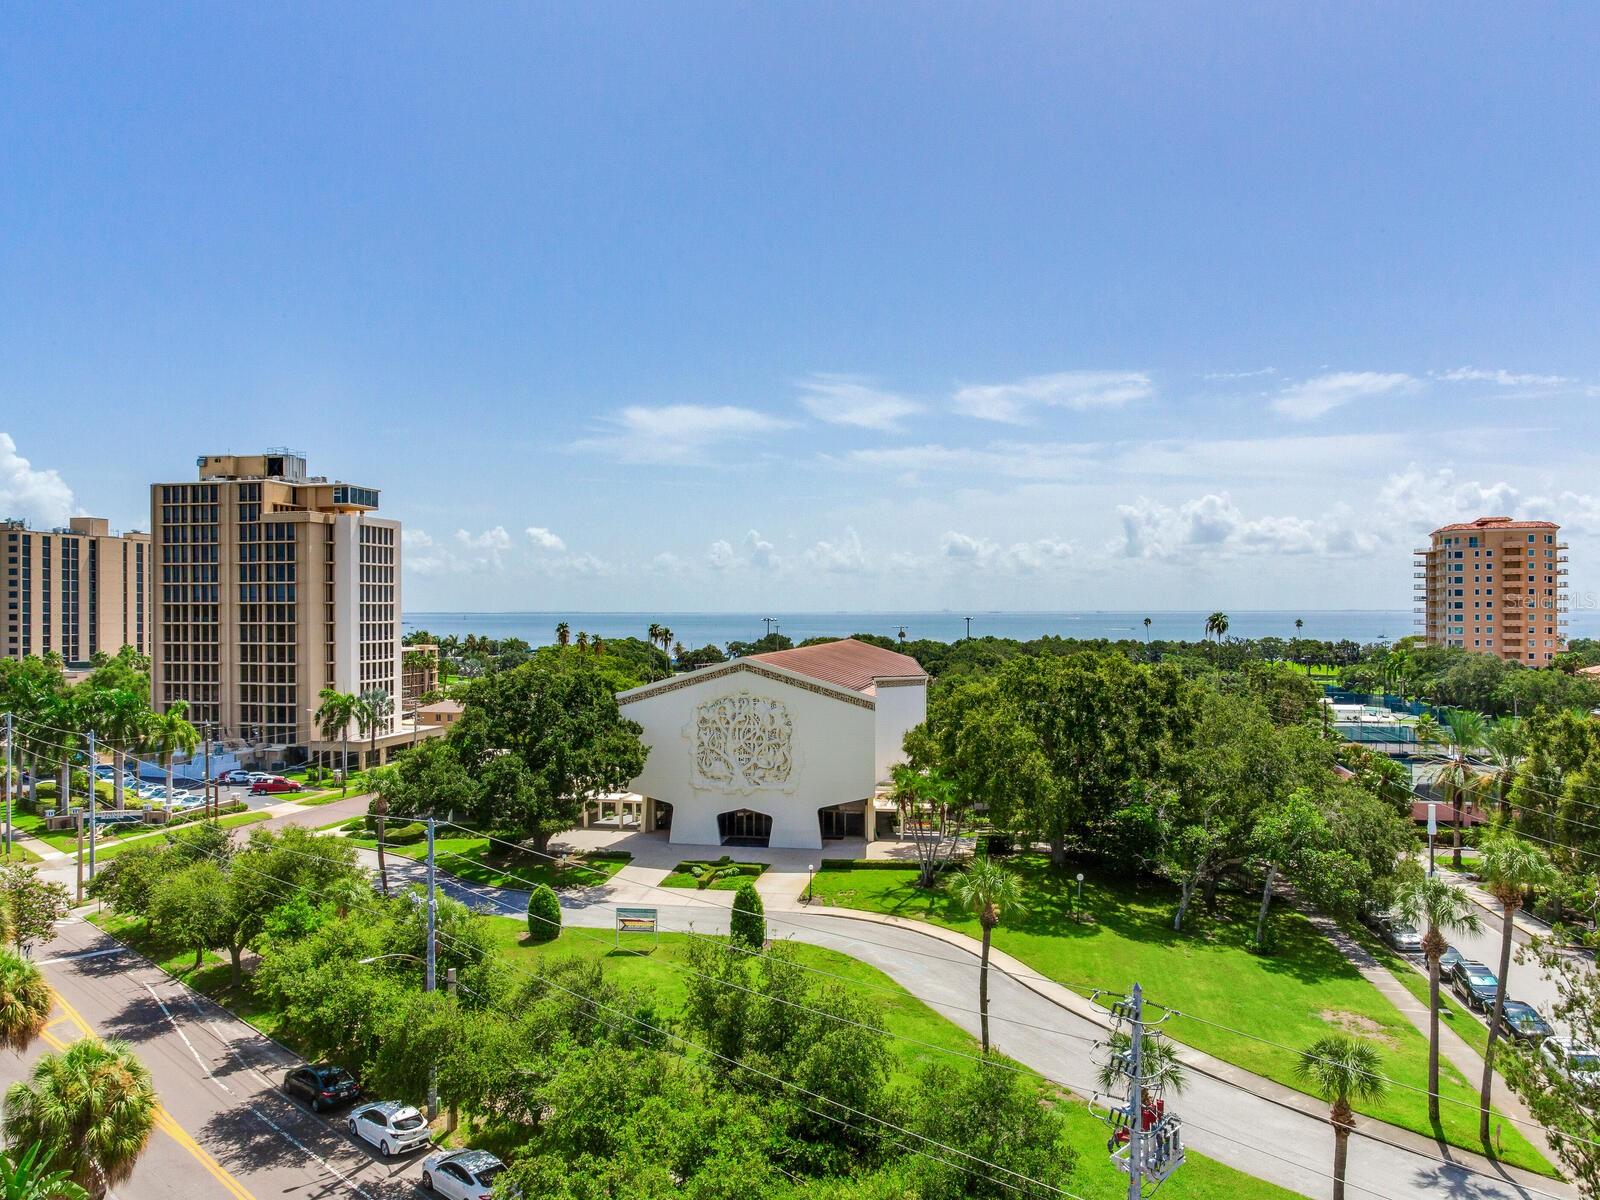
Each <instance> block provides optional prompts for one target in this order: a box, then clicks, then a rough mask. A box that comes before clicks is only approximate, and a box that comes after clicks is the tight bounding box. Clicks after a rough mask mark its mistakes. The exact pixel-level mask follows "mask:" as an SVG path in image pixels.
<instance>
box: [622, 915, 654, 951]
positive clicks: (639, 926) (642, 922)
mask: <svg viewBox="0 0 1600 1200" xmlns="http://www.w3.org/2000/svg"><path fill="white" fill-rule="evenodd" d="M625 933H653V934H655V935H656V943H657V944H658V945H659V944H660V942H661V928H660V924H659V922H658V921H657V919H656V910H655V909H653V908H619V909H617V945H619V946H620V945H622V935H623V934H625Z"/></svg>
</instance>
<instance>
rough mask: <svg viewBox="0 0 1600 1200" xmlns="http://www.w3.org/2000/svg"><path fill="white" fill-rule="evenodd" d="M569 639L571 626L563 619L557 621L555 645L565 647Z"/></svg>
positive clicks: (570, 638) (570, 637) (570, 639)
mask: <svg viewBox="0 0 1600 1200" xmlns="http://www.w3.org/2000/svg"><path fill="white" fill-rule="evenodd" d="M570 641H572V627H571V626H569V625H568V624H567V623H566V622H565V621H561V622H559V623H557V625H556V645H558V646H561V647H563V648H565V647H566V645H567V643H568V642H570Z"/></svg>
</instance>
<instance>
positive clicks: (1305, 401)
mask: <svg viewBox="0 0 1600 1200" xmlns="http://www.w3.org/2000/svg"><path fill="white" fill-rule="evenodd" d="M1420 386H1421V384H1420V383H1419V381H1418V380H1417V379H1415V378H1413V377H1412V376H1410V375H1407V374H1404V373H1403V372H1390V373H1387V374H1386V373H1382V372H1378V371H1335V372H1333V373H1332V374H1329V375H1318V376H1317V377H1316V378H1315V379H1306V380H1303V381H1302V382H1300V383H1293V384H1290V385H1289V386H1287V387H1285V388H1284V389H1283V391H1281V392H1279V393H1278V396H1277V398H1276V399H1274V400H1273V402H1272V407H1273V408H1274V409H1276V410H1277V411H1278V412H1280V413H1282V414H1283V415H1284V416H1286V417H1294V418H1295V419H1296V420H1300V421H1310V420H1313V419H1315V418H1317V417H1320V416H1322V415H1323V414H1324V413H1328V412H1332V411H1333V410H1334V409H1336V408H1338V407H1340V406H1341V405H1344V404H1349V403H1350V402H1351V401H1352V400H1366V399H1371V398H1373V397H1375V396H1395V395H1405V394H1406V393H1409V392H1414V391H1416V389H1417V388H1418V387H1420Z"/></svg>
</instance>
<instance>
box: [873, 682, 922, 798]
mask: <svg viewBox="0 0 1600 1200" xmlns="http://www.w3.org/2000/svg"><path fill="white" fill-rule="evenodd" d="M877 702H878V708H877V722H876V732H875V735H874V739H873V759H872V769H873V772H874V774H873V778H874V779H875V780H876V781H878V782H880V783H881V782H883V781H885V780H887V779H888V778H889V771H890V768H892V767H893V766H894V765H895V764H896V763H900V762H904V761H905V758H906V753H905V749H904V742H905V736H906V732H907V731H908V730H910V729H913V728H915V727H916V726H918V725H920V724H922V722H923V721H924V720H926V719H927V716H928V684H927V681H926V680H921V681H919V682H917V683H914V684H905V685H901V684H895V683H880V684H879V685H878V688H877Z"/></svg>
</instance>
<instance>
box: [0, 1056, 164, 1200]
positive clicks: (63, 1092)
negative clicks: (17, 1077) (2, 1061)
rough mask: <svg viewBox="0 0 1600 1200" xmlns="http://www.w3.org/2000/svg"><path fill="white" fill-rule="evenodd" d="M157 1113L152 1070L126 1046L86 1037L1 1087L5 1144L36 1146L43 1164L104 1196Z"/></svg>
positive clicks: (129, 1168) (123, 1175) (122, 1175)
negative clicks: (22, 1079)
mask: <svg viewBox="0 0 1600 1200" xmlns="http://www.w3.org/2000/svg"><path fill="white" fill-rule="evenodd" d="M159 1111H160V1105H159V1103H158V1101H157V1100H156V1090H155V1087H154V1085H153V1084H152V1083H151V1081H150V1070H149V1068H148V1067H146V1066H145V1065H144V1064H143V1063H142V1062H140V1061H139V1059H138V1058H137V1057H135V1055H134V1053H133V1050H132V1048H131V1047H129V1045H128V1043H126V1042H123V1041H116V1040H113V1041H105V1042H103V1041H101V1040H100V1039H99V1038H97V1037H86V1038H83V1039H82V1040H80V1041H77V1042H74V1043H73V1044H72V1045H71V1046H68V1047H67V1049H66V1050H64V1051H62V1052H61V1053H60V1054H47V1055H45V1056H44V1057H43V1058H41V1059H40V1060H39V1061H38V1062H37V1063H35V1064H34V1066H33V1072H32V1074H31V1075H30V1076H29V1078H28V1079H27V1080H25V1081H22V1082H18V1083H14V1084H12V1085H11V1086H10V1087H9V1088H7V1089H6V1094H5V1115H4V1125H5V1136H6V1144H7V1145H8V1146H10V1147H11V1149H12V1150H13V1151H15V1150H18V1149H20V1148H22V1147H24V1146H31V1145H34V1144H35V1143H37V1144H38V1145H39V1147H40V1152H41V1154H42V1156H43V1161H44V1165H45V1166H46V1167H47V1168H48V1169H50V1170H59V1171H66V1172H67V1173H68V1175H69V1176H70V1177H71V1179H72V1181H73V1182H74V1183H76V1184H77V1185H78V1186H79V1187H82V1188H83V1189H85V1190H86V1191H87V1192H88V1193H89V1194H90V1195H91V1196H103V1195H105V1193H106V1190H107V1189H108V1188H110V1187H112V1186H114V1185H116V1184H118V1183H121V1182H122V1181H123V1180H125V1179H127V1178H128V1176H129V1175H131V1174H132V1173H133V1167H134V1164H135V1163H136V1162H138V1161H139V1155H140V1154H141V1153H143V1151H144V1148H145V1146H146V1145H147V1144H148V1143H149V1141H150V1134H151V1132H152V1131H153V1130H154V1129H155V1126H156V1117H157V1114H158V1112H159Z"/></svg>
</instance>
